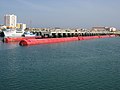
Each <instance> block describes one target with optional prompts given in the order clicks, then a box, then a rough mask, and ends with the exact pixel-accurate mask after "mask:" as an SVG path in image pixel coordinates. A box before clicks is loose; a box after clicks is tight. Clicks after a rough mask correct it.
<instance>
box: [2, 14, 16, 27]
mask: <svg viewBox="0 0 120 90" xmlns="http://www.w3.org/2000/svg"><path fill="white" fill-rule="evenodd" d="M16 23H17V16H16V15H14V14H7V15H5V16H4V25H5V26H7V27H11V28H15V27H16Z"/></svg>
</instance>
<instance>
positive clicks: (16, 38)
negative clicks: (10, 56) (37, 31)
mask: <svg viewBox="0 0 120 90" xmlns="http://www.w3.org/2000/svg"><path fill="white" fill-rule="evenodd" d="M41 38H42V37H41V36H34V37H7V38H4V42H6V43H9V42H19V41H21V40H23V39H41Z"/></svg>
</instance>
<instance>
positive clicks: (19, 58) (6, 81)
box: [0, 37, 120, 90]
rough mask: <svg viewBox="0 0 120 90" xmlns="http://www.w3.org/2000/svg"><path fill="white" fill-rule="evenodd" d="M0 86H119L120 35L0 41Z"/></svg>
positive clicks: (25, 89)
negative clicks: (61, 40) (37, 42)
mask: <svg viewBox="0 0 120 90" xmlns="http://www.w3.org/2000/svg"><path fill="white" fill-rule="evenodd" d="M0 90H120V38H119V37H117V38H107V39H96V40H89V41H75V42H67V43H56V44H44V45H35V46H27V47H21V46H19V45H18V43H9V44H8V43H7V44H6V43H2V42H0Z"/></svg>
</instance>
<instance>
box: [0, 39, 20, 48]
mask: <svg viewBox="0 0 120 90" xmlns="http://www.w3.org/2000/svg"><path fill="white" fill-rule="evenodd" d="M18 43H19V42H10V43H4V42H2V38H0V50H7V49H14V48H16V47H18V46H19V44H18Z"/></svg>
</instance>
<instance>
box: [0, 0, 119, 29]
mask: <svg viewBox="0 0 120 90" xmlns="http://www.w3.org/2000/svg"><path fill="white" fill-rule="evenodd" d="M119 4H120V0H0V24H3V16H4V15H5V14H15V15H17V17H18V22H22V23H26V24H27V25H28V26H32V27H63V28H68V27H73V28H77V27H81V28H91V27H93V26H114V27H116V28H120V10H119V9H120V5H119Z"/></svg>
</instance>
